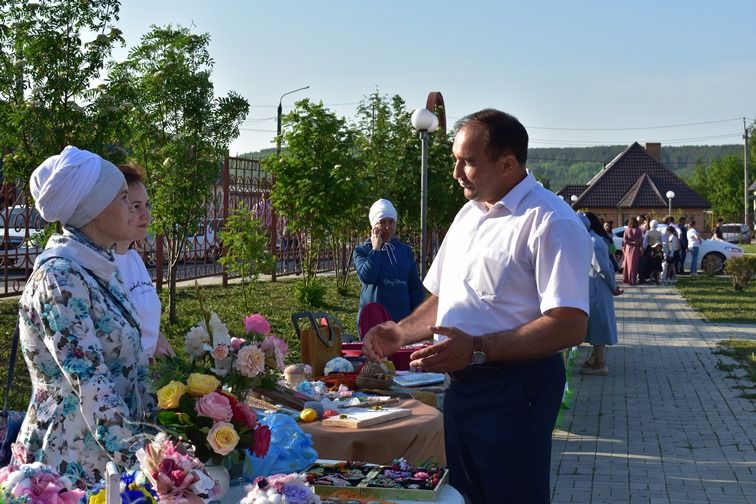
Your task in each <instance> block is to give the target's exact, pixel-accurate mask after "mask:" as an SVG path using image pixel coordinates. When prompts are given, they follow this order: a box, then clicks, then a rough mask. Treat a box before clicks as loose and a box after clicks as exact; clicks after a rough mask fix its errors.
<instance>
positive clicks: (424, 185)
mask: <svg viewBox="0 0 756 504" xmlns="http://www.w3.org/2000/svg"><path fill="white" fill-rule="evenodd" d="M411 121H412V127H413V128H415V131H417V132H418V133H420V141H421V146H422V156H421V161H420V278H424V277H425V264H426V261H427V259H428V223H427V214H428V137H429V133H433V132H434V131H436V128H438V117H436V114H434V113H433V112H431V111H430V110H428V109H424V108H419V109H415V111H414V112H412V117H411Z"/></svg>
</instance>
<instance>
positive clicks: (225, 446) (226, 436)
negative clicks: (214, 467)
mask: <svg viewBox="0 0 756 504" xmlns="http://www.w3.org/2000/svg"><path fill="white" fill-rule="evenodd" d="M258 430H259V429H258ZM256 433H257V431H255V434H256ZM207 442H208V443H209V444H210V447H211V448H212V449H213V451H214V452H215V453H217V454H218V455H228V454H229V453H231V452H232V451H233V450H234V448H236V445H237V444H239V434H238V433H237V432H236V429H234V425H233V424H232V423H229V422H216V423H215V424H214V425H213V426H212V427H211V428H210V431H209V432H208V433H207Z"/></svg>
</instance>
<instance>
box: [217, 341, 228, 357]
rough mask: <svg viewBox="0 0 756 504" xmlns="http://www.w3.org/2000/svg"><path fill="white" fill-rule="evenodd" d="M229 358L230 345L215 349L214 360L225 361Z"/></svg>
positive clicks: (221, 345)
mask: <svg viewBox="0 0 756 504" xmlns="http://www.w3.org/2000/svg"><path fill="white" fill-rule="evenodd" d="M226 357H228V345H224V344H220V345H218V346H217V347H215V348H213V359H217V360H223V359H225V358H226Z"/></svg>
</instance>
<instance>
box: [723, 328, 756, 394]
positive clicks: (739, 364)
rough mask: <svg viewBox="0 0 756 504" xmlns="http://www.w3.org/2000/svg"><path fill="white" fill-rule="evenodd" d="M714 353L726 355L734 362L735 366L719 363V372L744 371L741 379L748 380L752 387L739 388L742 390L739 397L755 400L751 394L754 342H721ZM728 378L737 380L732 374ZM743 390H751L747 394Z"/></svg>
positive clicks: (755, 358)
mask: <svg viewBox="0 0 756 504" xmlns="http://www.w3.org/2000/svg"><path fill="white" fill-rule="evenodd" d="M714 353H716V354H719V355H726V356H727V357H730V358H731V359H733V360H735V362H736V363H735V364H725V363H724V362H722V361H720V362H719V363H718V364H717V367H718V368H719V369H720V370H722V371H727V372H730V371H735V370H738V369H742V370H743V371H745V375H741V376H743V379H745V380H749V381H750V382H751V383H752V384H753V385H751V386H750V387H747V386H741V387H740V388H743V389H744V390H743V392H742V393H741V394H740V396H741V397H744V398H746V399H755V400H756V392H753V388H754V387H756V341H753V340H737V339H733V340H727V341H721V342H720V343H719V348H718V349H717V350H715V352H714ZM728 377H732V378H737V377H738V375H734V374H733V375H729V376H728ZM745 389H751V391H750V392H749V391H746V390H745Z"/></svg>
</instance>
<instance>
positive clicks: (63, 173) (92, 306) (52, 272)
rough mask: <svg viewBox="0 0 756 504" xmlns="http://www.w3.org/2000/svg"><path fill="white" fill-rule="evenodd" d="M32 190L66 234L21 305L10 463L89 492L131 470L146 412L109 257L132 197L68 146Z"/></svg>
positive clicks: (49, 251)
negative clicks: (36, 466)
mask: <svg viewBox="0 0 756 504" xmlns="http://www.w3.org/2000/svg"><path fill="white" fill-rule="evenodd" d="M29 185H30V188H31V194H32V196H33V197H34V201H35V206H36V208H37V210H38V211H39V214H40V215H41V216H42V218H43V219H45V220H46V221H48V222H56V221H57V222H60V223H61V224H62V225H63V233H62V234H54V235H53V236H52V237H51V238H50V240H49V241H48V242H47V245H46V248H45V251H44V252H43V253H42V254H40V256H39V257H38V258H37V261H36V263H35V271H34V272H33V274H32V276H31V277H30V279H29V281H28V283H27V284H26V288H25V289H24V292H23V294H22V296H21V300H20V302H19V327H20V342H21V347H22V350H23V355H24V359H25V360H26V365H27V367H28V369H29V375H30V377H31V382H32V390H33V397H32V400H31V402H30V403H29V409H28V411H27V413H26V418H25V419H24V423H23V425H22V426H21V431H20V432H19V435H18V442H17V443H16V445H14V459H15V463H19V462H23V461H26V462H31V461H38V462H41V463H43V464H49V465H50V466H52V468H53V469H55V470H56V471H58V472H59V473H60V474H63V475H66V476H69V477H70V478H71V479H72V480H74V481H77V480H83V481H85V482H86V483H88V484H93V483H95V482H97V481H98V480H100V479H101V478H102V477H103V471H104V469H105V465H106V463H107V462H109V461H114V462H116V463H117V464H119V465H120V466H122V467H130V466H131V465H132V464H133V463H134V461H135V459H134V457H133V455H134V451H135V450H136V449H138V448H140V447H141V445H142V444H143V441H144V440H143V439H142V438H141V435H140V434H141V421H142V419H143V416H144V414H145V413H146V412H148V411H149V410H150V409H151V408H152V399H151V398H150V396H149V395H148V394H147V390H146V384H147V358H146V356H145V354H144V352H143V351H142V343H141V336H140V332H139V323H138V321H137V320H138V314H137V311H136V309H135V308H134V306H133V305H132V304H131V302H130V301H129V300H128V296H127V295H126V292H125V291H124V288H123V283H122V282H121V279H120V277H119V275H118V273H117V272H118V268H117V266H116V264H115V262H114V261H113V254H112V253H111V249H112V248H113V246H114V245H115V243H116V242H119V241H122V240H127V239H129V237H130V232H131V231H130V229H129V214H130V212H131V205H130V203H129V198H128V187H127V185H126V181H125V180H124V177H123V174H122V173H121V172H120V171H119V170H118V168H117V167H116V166H115V165H113V164H112V163H109V162H108V161H105V160H104V159H102V158H100V156H97V155H95V154H92V153H91V152H87V151H82V150H79V149H77V148H76V147H71V146H69V147H66V148H65V149H64V150H63V152H62V153H61V154H60V155H57V156H52V157H51V158H48V159H47V160H46V161H44V162H43V163H42V164H41V165H40V166H39V167H38V168H37V169H36V170H34V173H32V176H31V180H30V184H29ZM22 459H23V460H22Z"/></svg>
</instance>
